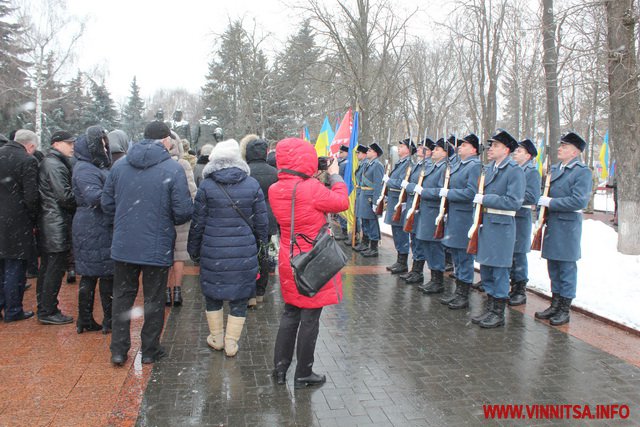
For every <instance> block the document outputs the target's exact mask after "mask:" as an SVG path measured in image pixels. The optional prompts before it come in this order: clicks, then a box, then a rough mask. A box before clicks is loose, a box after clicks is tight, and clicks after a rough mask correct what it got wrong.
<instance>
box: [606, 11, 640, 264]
mask: <svg viewBox="0 0 640 427" xmlns="http://www.w3.org/2000/svg"><path fill="white" fill-rule="evenodd" d="M605 4H606V9H607V47H608V50H609V56H608V60H607V72H608V77H609V105H610V113H609V136H610V139H609V140H610V143H611V144H612V145H615V152H616V155H617V157H616V178H617V184H618V224H619V226H618V251H620V252H622V253H624V254H628V255H640V221H638V220H637V219H638V217H640V180H639V179H638V171H639V170H640V150H638V130H639V129H638V127H639V123H640V114H639V112H638V108H639V100H640V99H639V97H638V68H637V65H636V53H635V40H634V27H635V18H634V16H635V15H634V13H633V0H607V1H606V2H605Z"/></svg>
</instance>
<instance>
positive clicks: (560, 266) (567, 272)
mask: <svg viewBox="0 0 640 427" xmlns="http://www.w3.org/2000/svg"><path fill="white" fill-rule="evenodd" d="M547 270H548V271H549V279H551V292H553V293H554V294H560V296H561V297H564V298H571V299H574V298H575V297H576V287H577V286H578V264H577V263H576V262H575V261H554V260H552V259H548V260H547Z"/></svg>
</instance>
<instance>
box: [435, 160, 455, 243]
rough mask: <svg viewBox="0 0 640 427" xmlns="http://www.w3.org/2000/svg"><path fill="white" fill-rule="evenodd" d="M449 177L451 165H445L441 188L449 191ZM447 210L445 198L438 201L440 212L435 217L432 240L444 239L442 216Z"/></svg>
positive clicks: (447, 202) (447, 204)
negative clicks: (434, 229) (445, 169)
mask: <svg viewBox="0 0 640 427" xmlns="http://www.w3.org/2000/svg"><path fill="white" fill-rule="evenodd" d="M450 176H451V165H447V171H446V172H445V174H444V186H443V187H442V188H444V189H447V190H448V189H449V177H450ZM448 209H449V201H448V200H447V198H446V197H442V198H441V199H440V211H439V212H438V216H437V217H436V231H435V232H434V233H433V238H434V239H442V238H443V237H444V216H445V215H446V214H447V210H448Z"/></svg>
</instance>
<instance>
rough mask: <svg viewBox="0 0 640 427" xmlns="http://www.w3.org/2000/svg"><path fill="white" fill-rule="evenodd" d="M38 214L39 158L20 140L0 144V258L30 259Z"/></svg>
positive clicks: (32, 252)
mask: <svg viewBox="0 0 640 427" xmlns="http://www.w3.org/2000/svg"><path fill="white" fill-rule="evenodd" d="M37 216H38V162H37V161H36V159H35V157H33V156H30V155H29V154H28V153H27V150H26V149H25V148H24V146H22V145H21V144H18V143H17V142H14V141H9V142H7V143H6V144H5V145H4V146H2V148H0V237H1V238H0V259H24V260H26V259H29V258H30V257H31V256H32V255H33V254H34V250H35V248H34V245H33V229H34V227H35V224H36V219H37Z"/></svg>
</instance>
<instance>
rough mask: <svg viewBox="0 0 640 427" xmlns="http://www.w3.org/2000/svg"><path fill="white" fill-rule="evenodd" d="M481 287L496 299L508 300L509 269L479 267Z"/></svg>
mask: <svg viewBox="0 0 640 427" xmlns="http://www.w3.org/2000/svg"><path fill="white" fill-rule="evenodd" d="M480 277H481V278H482V286H484V290H485V291H486V292H487V295H491V296H492V297H494V298H496V299H504V298H509V267H489V266H486V265H480Z"/></svg>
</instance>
